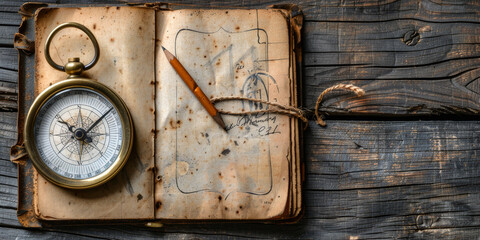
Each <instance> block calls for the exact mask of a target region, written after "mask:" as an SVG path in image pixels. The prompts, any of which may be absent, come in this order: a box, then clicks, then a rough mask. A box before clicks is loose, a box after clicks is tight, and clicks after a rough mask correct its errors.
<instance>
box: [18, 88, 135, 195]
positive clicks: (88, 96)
mask: <svg viewBox="0 0 480 240" xmlns="http://www.w3.org/2000/svg"><path fill="white" fill-rule="evenodd" d="M26 123H27V124H26V127H25V139H26V140H27V141H26V147H27V151H28V152H29V155H30V157H31V159H32V161H33V163H34V165H35V167H36V168H37V170H38V171H39V173H40V174H42V176H44V177H45V178H47V179H48V180H50V181H52V182H53V183H55V184H58V185H60V186H65V187H69V188H88V187H93V186H96V185H99V184H101V183H103V182H105V181H107V180H108V179H110V178H112V177H113V176H114V175H115V174H116V173H117V172H118V171H119V170H120V168H121V167H122V166H123V165H124V164H125V162H126V160H127V158H128V155H129V153H130V150H131V148H132V142H133V140H132V139H133V125H132V121H131V117H130V114H129V113H128V109H127V108H126V106H125V105H124V103H123V101H121V99H120V98H119V97H118V96H117V95H116V94H115V93H113V91H111V90H110V89H108V88H107V87H105V86H104V85H102V84H99V83H97V82H94V81H91V80H78V79H76V80H65V81H63V82H61V83H59V84H56V85H53V86H52V87H50V88H49V89H47V90H45V91H44V92H42V94H41V95H40V96H39V97H38V98H37V99H36V100H35V102H34V104H33V105H32V107H31V109H30V112H29V114H28V116H27V120H26Z"/></svg>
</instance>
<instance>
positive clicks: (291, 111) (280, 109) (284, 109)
mask: <svg viewBox="0 0 480 240" xmlns="http://www.w3.org/2000/svg"><path fill="white" fill-rule="evenodd" d="M334 90H346V91H351V92H353V93H355V94H356V95H357V96H359V97H361V96H363V95H364V94H365V90H363V89H362V88H359V87H357V86H355V85H352V84H337V85H335V86H332V87H329V88H327V89H325V90H323V92H322V93H321V94H320V95H319V96H318V99H317V102H316V104H315V116H316V118H317V124H318V125H320V126H322V127H325V126H326V123H325V121H324V120H323V118H324V116H323V115H320V114H319V113H318V112H319V111H318V109H319V107H320V103H321V102H322V100H323V97H324V96H325V94H327V93H329V92H331V91H334ZM235 100H241V101H250V102H257V103H263V104H266V105H269V106H270V107H269V108H268V109H261V110H253V111H245V110H244V109H242V111H240V112H232V111H227V110H223V109H218V112H220V113H221V114H228V115H245V114H256V113H277V114H283V115H287V116H290V117H296V118H299V119H300V120H302V121H303V122H304V123H305V124H306V126H308V119H307V117H306V116H305V110H302V109H300V108H297V107H293V106H287V105H282V104H278V103H275V102H268V101H265V100H261V99H255V98H247V97H238V96H231V97H214V98H211V99H210V101H211V102H212V103H216V102H223V101H235ZM306 126H305V127H306Z"/></svg>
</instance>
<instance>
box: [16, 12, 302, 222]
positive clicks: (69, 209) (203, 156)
mask: <svg viewBox="0 0 480 240" xmlns="http://www.w3.org/2000/svg"><path fill="white" fill-rule="evenodd" d="M292 9H293V10H292ZM22 11H23V14H24V15H28V16H25V17H24V21H23V23H22V26H21V27H20V31H19V33H18V34H17V35H18V36H17V35H16V38H15V44H16V47H17V48H18V49H19V50H20V58H19V64H20V70H19V75H20V79H19V122H18V126H19V134H21V133H22V131H23V127H22V125H23V122H22V121H23V116H24V115H25V113H26V112H27V111H28V107H29V104H31V101H32V99H31V98H34V97H35V96H36V95H38V94H39V93H40V92H42V91H43V90H44V89H46V88H47V87H48V86H50V85H52V84H54V83H56V82H58V81H61V80H63V79H65V73H63V72H60V71H57V70H55V69H53V68H52V67H50V66H49V65H48V63H47V61H46V59H45V56H44V52H43V51H44V50H43V49H44V45H45V41H46V38H47V36H48V34H49V33H50V32H51V31H52V30H53V29H54V28H55V27H56V26H58V25H59V24H61V23H65V22H78V23H80V24H83V25H84V26H86V27H87V28H89V29H90V30H91V31H92V32H93V34H94V35H95V37H96V38H97V41H98V44H99V46H100V51H101V54H100V59H99V61H98V63H97V64H96V65H95V67H93V68H92V69H91V70H89V71H88V72H86V76H87V77H89V78H91V79H94V80H95V81H98V82H100V83H103V84H105V85H107V86H108V87H110V88H111V89H112V90H114V91H115V92H116V93H117V94H118V95H119V96H120V97H121V98H122V99H123V100H124V101H125V103H126V105H127V107H128V108H129V110H130V112H131V115H132V118H133V122H134V128H135V138H134V146H133V151H132V153H131V155H130V157H129V160H128V162H127V164H126V165H125V167H124V168H123V169H122V171H121V172H120V173H119V174H118V175H117V176H115V177H114V178H113V179H112V180H110V181H109V182H107V183H105V184H103V185H101V186H98V187H95V188H93V189H87V190H72V189H66V188H62V187H59V186H57V185H54V184H52V183H50V182H49V181H47V180H45V179H44V178H43V177H42V176H41V175H39V174H37V173H36V171H35V170H34V168H32V166H31V164H29V163H28V161H29V159H28V155H25V154H22V153H23V152H22V148H21V146H22V137H21V136H19V140H18V143H17V145H16V146H14V147H13V148H12V159H13V160H14V161H16V162H17V163H18V164H19V183H20V184H19V191H20V192H19V220H20V222H21V223H22V224H23V225H24V226H30V227H35V226H37V227H38V226H41V225H48V224H68V223H79V222H82V223H92V222H95V221H112V222H125V221H127V222H131V221H133V222H154V221H160V222H200V221H202V222H204V221H220V220H221V221H224V220H227V221H237V220H244V221H262V222H283V221H288V220H292V219H297V218H298V217H299V216H300V214H301V212H302V200H301V182H302V165H301V161H300V160H301V159H300V154H301V149H300V148H301V134H300V133H301V128H300V124H299V121H298V119H296V118H293V117H289V116H286V115H280V114H276V113H271V112H267V113H261V114H244V115H225V116H224V121H225V123H226V125H227V129H228V133H227V132H225V131H223V130H221V129H220V128H218V127H217V126H216V123H215V122H214V121H212V119H211V117H210V116H209V115H208V113H207V112H206V111H205V110H204V108H203V107H202V105H201V104H200V103H199V102H198V101H197V100H196V98H195V96H194V95H193V94H192V93H191V92H190V90H189V89H188V88H187V86H186V85H185V84H184V83H183V81H182V80H181V79H180V78H179V76H178V75H177V74H176V72H175V71H174V69H173V68H172V67H171V66H170V64H169V62H168V60H167V59H166V58H165V56H164V54H163V51H162V48H161V46H164V47H165V48H167V49H169V50H170V51H171V52H172V53H173V54H174V55H175V56H176V57H177V58H178V59H179V61H180V62H181V63H182V64H183V65H184V66H185V68H186V69H187V70H188V72H189V73H190V74H191V75H192V76H193V77H194V78H195V79H196V81H197V84H198V85H199V87H200V88H201V89H202V90H203V91H204V92H205V93H206V94H207V96H208V97H210V98H214V97H225V96H240V97H248V98H256V99H261V100H264V101H268V102H275V103H278V104H282V105H288V106H294V107H297V106H299V99H300V98H299V94H300V89H299V86H300V85H301V83H300V77H299V75H300V74H299V71H297V67H298V66H299V63H300V57H301V56H300V49H299V46H300V44H299V43H300V28H301V22H302V21H301V20H302V19H301V12H300V11H299V10H298V9H296V7H295V6H293V5H285V6H273V7H271V8H268V9H197V8H192V7H190V8H184V7H183V6H179V5H169V4H145V5H137V6H131V5H129V6H88V7H78V6H47V5H39V4H34V5H24V6H23V7H22V10H21V11H20V12H21V13H22ZM33 40H34V50H33V49H31V47H32V45H33ZM29 41H31V42H29ZM28 47H30V49H28ZM27 53H28V54H32V55H27ZM50 54H51V56H52V58H53V60H54V61H55V62H58V63H65V62H66V61H67V59H68V58H70V57H80V58H81V60H82V61H84V62H86V61H89V59H91V58H92V57H93V54H94V53H93V47H92V45H91V43H90V41H89V39H88V37H87V36H85V34H84V33H83V32H81V31H78V30H77V29H64V30H62V31H61V32H60V33H59V34H57V36H56V37H55V38H54V39H53V40H52V45H51V48H50ZM72 54H76V56H72ZM77 55H80V56H77ZM31 68H33V71H32V69H31ZM30 73H33V76H32V75H31V74H30ZM216 107H217V108H219V109H224V110H226V111H252V110H258V109H268V105H266V104H261V103H252V102H247V101H227V102H221V103H217V104H216Z"/></svg>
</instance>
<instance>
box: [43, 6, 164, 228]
mask: <svg viewBox="0 0 480 240" xmlns="http://www.w3.org/2000/svg"><path fill="white" fill-rule="evenodd" d="M70 21H74V22H78V23H81V24H83V25H85V26H86V27H88V28H89V29H90V30H91V31H92V32H93V34H94V35H95V37H96V38H97V40H98V43H99V46H100V59H99V61H98V63H97V64H96V65H95V66H94V67H93V68H92V69H91V70H88V71H87V72H86V75H87V76H88V77H90V78H92V79H96V80H98V81H99V82H101V83H103V84H105V85H107V86H108V87H110V88H111V89H112V90H114V91H115V92H116V93H117V94H118V95H119V96H120V97H121V98H122V99H123V100H124V101H125V103H126V104H127V107H128V108H129V110H130V112H131V115H132V117H133V122H134V125H135V141H134V147H133V148H134V149H133V151H132V154H131V155H130V158H129V160H128V162H127V164H126V165H125V167H124V169H123V170H122V171H121V172H120V173H119V174H118V175H117V176H116V177H115V178H113V179H112V180H110V181H109V182H107V183H106V184H104V185H102V186H100V187H96V188H94V189H89V190H69V189H65V188H61V187H57V186H56V185H53V184H51V183H50V182H47V181H46V180H45V179H43V178H42V177H41V176H40V175H38V174H37V179H36V189H35V193H36V196H35V203H36V206H35V207H36V213H37V214H38V215H39V216H40V217H41V218H43V219H52V220H54V219H148V218H153V213H154V209H153V206H154V203H153V181H154V180H153V167H154V163H153V155H154V154H153V147H154V135H153V132H154V127H155V126H154V123H155V120H154V117H155V116H154V108H155V105H154V87H153V86H154V83H155V79H154V64H153V63H154V34H155V27H154V25H155V24H154V23H155V12H154V11H153V10H150V9H140V8H134V7H95V8H61V9H44V10H42V11H41V12H40V13H39V14H38V16H37V19H36V41H35V42H36V75H35V81H36V86H35V90H36V94H38V93H40V92H41V91H42V90H44V89H45V88H47V87H48V86H49V85H51V84H52V83H55V82H57V81H59V80H62V79H65V78H66V76H67V75H66V74H65V73H62V72H60V71H57V70H55V69H53V68H52V67H51V66H50V65H48V63H47V62H46V60H45V57H44V50H43V49H44V44H45V41H46V38H47V36H48V34H49V33H50V32H51V31H52V30H53V29H54V28H55V27H56V26H58V25H59V24H61V23H64V22H70ZM50 52H51V56H52V58H53V60H54V61H55V62H57V63H59V64H60V65H62V64H64V63H65V62H66V61H67V59H68V58H69V57H80V60H81V61H82V62H84V64H86V63H88V62H89V61H90V60H91V59H92V57H93V45H92V43H91V42H90V40H89V39H88V37H87V36H86V35H85V33H83V32H81V31H80V30H78V29H73V28H68V29H64V30H62V31H60V32H59V33H58V34H57V35H56V37H55V38H54V39H53V41H52V45H51V48H50Z"/></svg>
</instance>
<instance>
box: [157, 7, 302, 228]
mask: <svg viewBox="0 0 480 240" xmlns="http://www.w3.org/2000/svg"><path fill="white" fill-rule="evenodd" d="M156 21H157V24H156V25H157V40H158V41H157V52H156V76H157V83H158V84H157V95H156V116H157V119H156V124H157V131H158V133H157V134H158V135H157V140H156V143H155V145H156V151H155V152H156V156H155V165H156V167H157V177H156V184H155V208H156V209H155V210H156V212H155V213H156V214H155V217H156V218H160V219H271V218H275V217H279V216H280V215H282V214H284V213H285V211H288V206H287V202H288V199H289V198H290V197H291V195H289V181H290V180H291V176H290V168H291V167H292V164H294V163H292V158H295V157H296V155H293V157H292V144H291V120H290V119H289V117H287V116H283V115H278V114H273V113H264V114H254V115H242V116H227V115H223V118H224V121H225V123H226V125H227V128H228V133H227V132H225V131H224V130H222V129H220V128H219V126H218V125H217V124H216V123H215V122H214V121H213V119H212V118H211V117H210V116H209V115H208V113H207V112H206V110H205V109H204V108H203V107H202V105H201V104H200V103H199V101H198V100H197V99H196V98H195V96H194V95H193V94H192V93H191V92H190V90H189V89H188V88H187V87H186V85H185V84H184V83H183V81H182V80H181V79H180V78H179V76H178V75H177V74H176V72H175V71H174V69H173V68H172V67H171V66H170V64H169V62H168V61H167V59H166V58H165V56H164V53H163V52H162V51H161V47H160V45H163V46H164V47H165V48H166V49H168V50H169V51H170V52H172V53H173V54H174V55H175V56H176V57H177V58H178V60H179V61H180V62H181V63H182V64H183V66H184V67H185V68H186V69H187V71H188V72H189V73H190V74H191V75H192V77H193V78H194V79H196V81H197V84H198V85H199V87H200V88H201V89H202V90H203V91H204V92H205V94H206V95H207V96H208V97H219V96H243V97H249V98H256V99H262V100H266V101H271V102H276V103H280V104H284V105H291V104H292V103H291V98H292V96H291V95H292V94H291V84H292V79H291V73H292V70H291V69H290V58H289V32H288V27H287V22H286V20H285V17H284V16H283V14H282V12H281V11H278V10H177V11H159V12H157V20H156ZM216 106H217V108H220V109H225V110H230V111H241V110H245V111H251V110H261V109H266V108H268V106H266V105H265V104H259V103H251V102H242V101H234V102H226V103H220V104H216ZM290 204H291V203H290Z"/></svg>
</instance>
